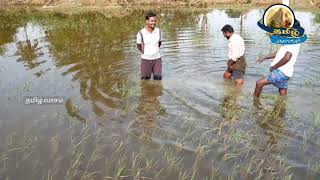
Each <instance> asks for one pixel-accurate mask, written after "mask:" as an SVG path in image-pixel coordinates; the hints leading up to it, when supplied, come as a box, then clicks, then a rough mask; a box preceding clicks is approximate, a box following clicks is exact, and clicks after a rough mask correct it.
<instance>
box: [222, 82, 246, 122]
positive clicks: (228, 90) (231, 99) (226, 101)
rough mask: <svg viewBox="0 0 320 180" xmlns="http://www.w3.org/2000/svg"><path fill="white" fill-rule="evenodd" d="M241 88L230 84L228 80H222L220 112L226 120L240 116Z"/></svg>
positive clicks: (237, 118)
mask: <svg viewBox="0 0 320 180" xmlns="http://www.w3.org/2000/svg"><path fill="white" fill-rule="evenodd" d="M241 92H242V88H241V87H237V86H235V85H231V84H230V82H224V93H225V95H224V97H223V98H222V100H221V105H220V113H221V116H222V117H223V118H225V119H226V120H228V121H232V120H239V119H240V118H241V113H242V110H241V106H240V104H239V102H238V101H239V97H240V95H241Z"/></svg>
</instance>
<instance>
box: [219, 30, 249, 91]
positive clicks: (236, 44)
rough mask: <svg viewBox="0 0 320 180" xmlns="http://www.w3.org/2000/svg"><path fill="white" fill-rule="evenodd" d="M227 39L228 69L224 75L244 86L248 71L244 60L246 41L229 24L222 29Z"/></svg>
mask: <svg viewBox="0 0 320 180" xmlns="http://www.w3.org/2000/svg"><path fill="white" fill-rule="evenodd" d="M221 31H222V32H223V35H224V37H225V38H227V39H228V40H229V43H228V49H229V51H228V57H229V60H228V64H227V65H228V68H227V70H226V72H225V73H224V74H223V77H224V78H225V79H230V78H231V77H233V79H234V80H235V83H236V84H237V85H242V84H243V82H244V80H243V76H244V73H245V70H246V66H247V64H246V60H245V58H244V51H245V47H244V41H243V39H242V37H241V36H239V35H238V34H235V33H234V30H233V27H232V26H231V25H229V24H227V25H225V26H223V28H222V29H221Z"/></svg>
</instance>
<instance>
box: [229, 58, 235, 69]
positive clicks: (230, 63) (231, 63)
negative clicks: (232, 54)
mask: <svg viewBox="0 0 320 180" xmlns="http://www.w3.org/2000/svg"><path fill="white" fill-rule="evenodd" d="M234 63H235V62H234V61H233V60H229V61H228V68H229V69H233V67H232V65H233V64H234Z"/></svg>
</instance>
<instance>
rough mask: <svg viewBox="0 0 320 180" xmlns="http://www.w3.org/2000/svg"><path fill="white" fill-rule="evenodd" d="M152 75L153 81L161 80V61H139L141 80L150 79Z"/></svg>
mask: <svg viewBox="0 0 320 180" xmlns="http://www.w3.org/2000/svg"><path fill="white" fill-rule="evenodd" d="M152 74H153V79H155V80H161V79H162V60H161V58H159V59H154V60H147V59H141V79H150V77H151V75H152Z"/></svg>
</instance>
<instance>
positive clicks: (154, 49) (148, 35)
mask: <svg viewBox="0 0 320 180" xmlns="http://www.w3.org/2000/svg"><path fill="white" fill-rule="evenodd" d="M140 32H141V34H142V36H143V42H142V38H141V34H140V33H139V32H138V34H137V44H142V43H143V44H144V47H143V46H142V48H143V52H144V53H143V54H142V55H141V58H142V59H147V60H153V59H158V58H160V57H161V55H160V48H159V42H160V41H162V32H161V31H160V29H159V28H157V27H155V28H154V30H153V31H152V32H148V31H147V29H146V28H143V29H141V30H140Z"/></svg>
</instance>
